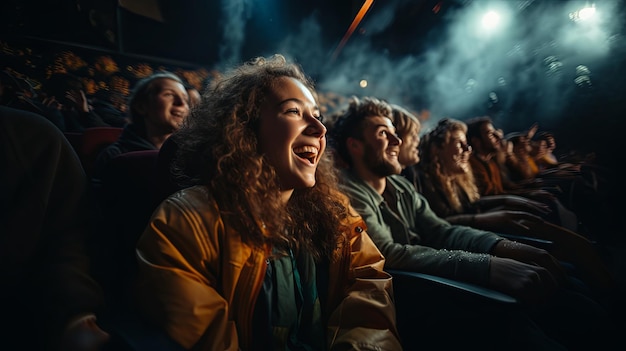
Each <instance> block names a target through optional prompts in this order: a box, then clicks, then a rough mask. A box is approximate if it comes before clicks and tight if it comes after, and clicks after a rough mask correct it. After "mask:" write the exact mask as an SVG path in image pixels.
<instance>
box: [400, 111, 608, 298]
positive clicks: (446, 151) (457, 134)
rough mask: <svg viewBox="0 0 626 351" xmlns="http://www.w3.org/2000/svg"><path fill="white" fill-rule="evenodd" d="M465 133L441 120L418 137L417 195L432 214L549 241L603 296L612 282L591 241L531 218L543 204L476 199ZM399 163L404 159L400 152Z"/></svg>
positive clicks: (509, 197)
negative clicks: (423, 198) (424, 199)
mask: <svg viewBox="0 0 626 351" xmlns="http://www.w3.org/2000/svg"><path fill="white" fill-rule="evenodd" d="M466 132H467V125H466V124H465V123H463V122H462V121H459V120H455V119H450V118H444V119H442V120H440V121H439V122H438V124H437V125H436V127H435V128H433V129H432V130H431V131H430V132H429V133H427V134H426V135H425V136H424V138H423V139H422V142H421V144H420V154H421V155H422V156H421V159H422V161H421V163H420V167H419V168H420V170H421V172H419V174H420V176H421V181H420V184H421V185H422V188H421V191H420V192H421V194H422V195H424V197H426V199H427V200H428V203H429V204H430V206H431V208H432V209H433V211H434V212H435V213H436V214H437V215H438V216H439V217H441V218H444V219H446V220H447V221H448V222H450V223H453V224H462V225H467V226H471V227H474V228H478V229H483V230H489V231H493V232H497V233H503V234H512V235H516V236H522V237H532V238H538V239H544V240H549V241H551V242H553V245H551V246H550V248H549V252H550V253H551V254H553V255H554V256H555V257H557V258H558V259H560V260H563V261H565V262H568V263H572V264H574V265H575V267H576V272H575V273H576V274H575V275H576V276H578V277H581V278H582V279H583V280H584V282H585V283H587V284H589V285H590V286H591V287H592V288H594V291H595V292H596V293H597V294H596V295H595V297H605V296H607V293H608V292H610V290H611V289H612V287H613V279H612V277H611V274H610V273H609V270H608V268H607V267H606V265H605V262H603V260H602V258H601V257H600V255H599V253H598V252H597V250H596V248H595V247H594V246H593V244H592V243H591V242H590V241H589V240H587V239H586V238H584V237H583V236H580V235H578V234H576V233H574V232H572V231H569V230H567V229H565V228H563V227H560V226H557V225H554V224H552V223H548V222H546V221H544V220H543V219H541V218H540V217H539V216H537V215H536V214H533V213H532V212H535V213H537V212H539V211H542V210H543V208H542V206H543V204H541V203H535V202H534V201H532V200H530V199H526V198H523V197H519V196H515V195H491V196H480V194H479V193H478V189H477V187H476V184H475V183H474V175H473V172H472V170H471V165H470V163H469V157H470V154H471V152H472V149H471V147H470V146H469V145H468V144H467V139H466ZM398 159H399V160H401V159H402V149H400V155H399V157H398ZM401 163H402V162H401Z"/></svg>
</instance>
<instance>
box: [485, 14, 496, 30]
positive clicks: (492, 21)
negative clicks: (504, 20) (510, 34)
mask: <svg viewBox="0 0 626 351" xmlns="http://www.w3.org/2000/svg"><path fill="white" fill-rule="evenodd" d="M482 24H483V28H485V29H490V30H491V29H494V28H497V27H498V26H499V25H500V15H499V14H498V13H497V12H495V11H489V12H487V13H486V14H485V15H484V16H483V20H482Z"/></svg>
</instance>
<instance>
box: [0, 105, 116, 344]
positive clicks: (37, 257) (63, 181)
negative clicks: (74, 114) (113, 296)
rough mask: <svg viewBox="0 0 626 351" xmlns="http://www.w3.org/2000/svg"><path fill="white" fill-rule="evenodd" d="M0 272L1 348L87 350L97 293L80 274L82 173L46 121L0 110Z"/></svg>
mask: <svg viewBox="0 0 626 351" xmlns="http://www.w3.org/2000/svg"><path fill="white" fill-rule="evenodd" d="M0 179H2V181H0V193H1V194H2V196H1V197H0V207H1V208H0V267H1V268H0V269H1V270H2V288H1V289H0V297H2V301H4V307H3V311H2V322H3V323H2V328H1V330H2V332H1V333H0V335H1V336H2V345H3V346H4V348H5V349H19V350H63V351H67V350H69V351H79V350H84V351H94V350H98V349H100V348H101V346H102V345H103V344H104V343H106V341H107V340H108V338H109V336H108V334H107V333H106V332H104V331H103V330H102V329H100V327H99V326H98V324H97V322H96V314H97V313H98V312H99V311H101V308H102V307H103V305H102V302H103V301H102V296H101V290H100V288H99V286H98V285H97V284H96V283H95V282H94V281H93V280H92V279H91V277H90V275H89V273H88V268H89V265H88V257H87V255H86V253H85V249H84V246H83V244H84V241H85V240H86V237H87V235H88V229H89V227H88V223H87V222H86V220H87V218H88V216H87V213H86V211H85V210H86V208H87V207H86V206H85V204H86V194H87V192H86V190H87V189H86V187H87V182H86V179H85V174H84V172H83V170H82V168H81V164H80V161H79V160H78V156H77V155H76V153H75V152H74V151H73V150H72V147H71V146H70V144H69V143H68V142H67V140H66V139H65V138H64V137H63V134H62V133H61V132H60V131H59V129H58V128H56V127H55V126H54V125H53V124H52V123H51V122H50V121H48V120H46V119H45V118H44V117H43V116H41V115H36V114H34V113H31V112H27V111H22V110H18V109H13V108H9V107H5V106H0Z"/></svg>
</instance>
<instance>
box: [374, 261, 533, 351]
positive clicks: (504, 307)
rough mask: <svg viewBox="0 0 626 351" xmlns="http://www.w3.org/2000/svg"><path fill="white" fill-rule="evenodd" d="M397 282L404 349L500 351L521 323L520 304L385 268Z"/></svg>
mask: <svg viewBox="0 0 626 351" xmlns="http://www.w3.org/2000/svg"><path fill="white" fill-rule="evenodd" d="M386 271H387V272H388V273H389V274H391V276H392V277H393V291H394V300H395V305H396V315H397V325H398V332H399V333H400V338H401V341H402V345H403V348H404V349H405V350H462V349H468V350H472V349H474V348H477V349H478V348H480V349H481V350H498V347H501V346H503V345H505V344H506V343H507V342H509V341H508V340H507V337H508V332H509V331H510V329H511V328H512V327H511V326H512V325H514V324H515V323H517V322H518V320H517V319H518V318H520V315H519V313H520V306H521V305H520V303H519V302H518V300H517V299H515V298H513V297H511V296H509V295H506V294H503V293H500V292H498V291H495V290H491V289H488V288H484V287H482V286H478V285H475V284H470V283H465V282H461V281H458V280H454V279H447V278H442V277H438V276H433V275H429V274H423V273H416V272H409V271H403V270H396V269H386Z"/></svg>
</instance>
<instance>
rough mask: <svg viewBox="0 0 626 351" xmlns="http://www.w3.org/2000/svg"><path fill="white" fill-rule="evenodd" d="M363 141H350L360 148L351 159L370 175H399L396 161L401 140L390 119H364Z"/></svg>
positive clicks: (398, 166)
mask: <svg viewBox="0 0 626 351" xmlns="http://www.w3.org/2000/svg"><path fill="white" fill-rule="evenodd" d="M364 123H365V128H364V130H363V141H361V140H356V139H352V140H353V141H354V142H356V143H359V144H360V146H361V147H359V149H358V154H357V155H353V159H354V160H355V163H356V162H357V161H356V160H357V159H358V160H359V161H358V162H360V163H362V164H364V165H365V168H366V169H367V170H369V171H370V172H371V173H373V174H375V175H377V176H379V177H386V176H388V175H392V174H399V173H400V172H401V171H402V166H401V165H400V162H399V161H398V155H399V153H400V145H401V144H402V140H400V138H398V137H397V136H396V128H395V127H394V126H393V123H392V122H391V119H389V118H387V117H383V116H371V117H368V118H366V119H365V122H364Z"/></svg>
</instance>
